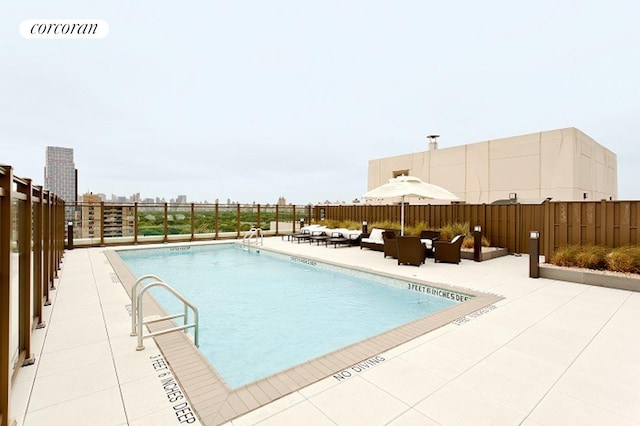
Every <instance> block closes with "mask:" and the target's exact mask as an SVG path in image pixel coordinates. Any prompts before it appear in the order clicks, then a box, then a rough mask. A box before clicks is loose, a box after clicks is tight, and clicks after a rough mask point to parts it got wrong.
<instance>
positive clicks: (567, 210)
mask: <svg viewBox="0 0 640 426" xmlns="http://www.w3.org/2000/svg"><path fill="white" fill-rule="evenodd" d="M639 207H640V201H608V200H602V201H569V202H559V201H554V202H551V201H548V202H545V203H543V204H504V205H491V204H447V205H431V204H427V205H406V204H405V224H406V225H415V224H417V223H421V222H422V223H426V224H428V226H429V227H431V228H440V227H443V226H445V225H447V224H451V223H465V222H468V223H469V225H470V227H471V229H473V227H474V226H476V225H480V226H481V227H482V233H483V235H484V236H486V237H487V238H488V239H489V241H490V242H491V245H493V246H497V247H506V248H507V249H508V250H509V252H510V253H528V252H529V235H530V234H529V232H530V231H539V232H540V249H541V254H544V255H550V254H551V253H553V251H554V250H555V249H557V248H558V247H562V246H566V245H570V244H577V245H586V244H595V245H603V246H607V247H611V248H615V247H620V246H624V245H628V244H638V209H639ZM323 218H324V219H332V220H350V221H355V222H362V221H367V222H368V223H369V224H373V223H375V222H382V221H387V220H388V221H391V222H398V223H400V205H399V204H393V205H340V206H329V205H327V206H315V207H314V219H315V220H316V221H320V220H322V219H323Z"/></svg>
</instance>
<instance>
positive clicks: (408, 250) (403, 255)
mask: <svg viewBox="0 0 640 426" xmlns="http://www.w3.org/2000/svg"><path fill="white" fill-rule="evenodd" d="M396 241H397V244H398V265H400V264H402V263H406V264H409V265H415V266H420V265H421V264H422V263H424V260H425V258H426V257H427V248H426V247H425V245H424V243H423V242H422V241H420V238H419V237H398V238H397V240H396Z"/></svg>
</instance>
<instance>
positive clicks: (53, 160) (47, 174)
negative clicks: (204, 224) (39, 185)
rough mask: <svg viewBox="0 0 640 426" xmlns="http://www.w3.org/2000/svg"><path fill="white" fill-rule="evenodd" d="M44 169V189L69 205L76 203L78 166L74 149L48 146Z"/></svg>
mask: <svg viewBox="0 0 640 426" xmlns="http://www.w3.org/2000/svg"><path fill="white" fill-rule="evenodd" d="M46 162H47V164H46V166H45V168H44V187H45V189H48V190H50V191H52V192H53V193H54V194H56V195H57V196H59V197H60V198H62V199H63V200H64V201H66V202H67V203H75V202H76V201H77V200H78V197H77V185H76V165H75V163H74V162H73V148H62V147H59V146H48V147H47V155H46Z"/></svg>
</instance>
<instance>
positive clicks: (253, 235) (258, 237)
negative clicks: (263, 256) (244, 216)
mask: <svg viewBox="0 0 640 426" xmlns="http://www.w3.org/2000/svg"><path fill="white" fill-rule="evenodd" d="M252 239H254V240H255V245H256V247H257V246H258V245H264V235H263V233H262V229H260V228H251V229H250V230H249V232H248V233H247V234H245V236H244V237H242V247H244V248H246V249H249V248H250V247H251V241H252Z"/></svg>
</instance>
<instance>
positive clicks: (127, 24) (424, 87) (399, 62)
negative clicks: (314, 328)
mask: <svg viewBox="0 0 640 426" xmlns="http://www.w3.org/2000/svg"><path fill="white" fill-rule="evenodd" d="M34 18H68V19H71V18H74V19H78V18H92V19H102V20H105V21H106V22H107V23H108V24H109V34H108V36H107V37H106V38H104V39H98V40H72V39H71V40H34V39H25V38H23V37H22V36H21V35H20V33H19V26H20V23H21V22H22V21H23V20H25V19H34ZM638 22H640V2H636V1H630V0H622V1H621V0H610V1H606V2H605V1H601V0H599V1H593V0H582V1H564V0H553V1H550V0H540V1H537V2H527V3H523V2H514V1H494V0H488V1H483V2H477V1H462V2H445V1H438V2H435V1H427V0H411V1H409V0H405V1H403V0H396V1H393V2H392V1H375V0H367V1H364V0H363V1H349V0H340V1H337V0H336V1H315V2H309V1H300V0H296V1H294V0H290V1H279V0H270V1H262V0H261V1H228V0H227V1H207V2H204V1H200V2H186V3H184V2H160V1H155V2H151V1H138V2H131V1H122V0H114V1H109V2H99V4H98V3H97V2H87V1H85V0H83V1H69V0H59V1H54V2H51V1H29V2H20V1H5V2H2V4H1V5H0V31H1V33H0V163H6V164H10V165H13V166H14V173H15V174H16V175H18V176H23V177H31V178H33V179H34V183H36V184H42V183H44V178H43V167H44V162H45V148H46V146H48V145H53V146H63V147H68V148H73V149H74V158H75V164H76V168H77V169H78V171H79V192H80V193H84V192H86V191H92V192H94V193H105V194H107V195H110V194H112V193H113V194H118V195H131V194H133V193H136V192H140V193H141V195H142V197H165V198H166V199H167V200H168V199H170V198H175V197H176V196H177V195H178V194H186V195H187V197H188V200H189V201H203V200H205V199H206V200H208V201H214V200H215V199H216V198H218V199H219V200H220V202H226V200H227V199H228V198H230V199H231V200H233V201H239V202H243V203H245V202H246V203H250V202H253V201H256V202H259V203H274V202H276V201H277V199H278V197H279V196H284V197H285V198H286V199H287V201H288V202H293V203H296V204H303V203H308V202H312V203H316V202H319V201H324V200H327V199H328V200H330V201H336V200H343V201H347V202H349V201H351V200H353V199H354V198H360V197H361V196H362V194H363V193H364V192H366V190H367V166H368V160H370V159H375V158H381V157H388V156H394V155H399V154H405V153H410V152H416V151H425V150H426V149H427V140H426V138H425V136H426V135H428V134H432V133H437V134H440V135H441V138H440V140H439V147H440V148H446V147H449V146H456V145H462V144H467V143H474V142H481V141H485V140H490V139H498V138H503V137H508V136H514V135H520V134H526V133H534V132H538V131H542V130H552V129H557V128H564V127H577V128H578V129H580V130H582V131H583V132H585V133H586V134H587V135H589V136H591V137H592V138H594V139H595V140H596V141H597V142H599V143H600V144H602V145H604V146H605V147H607V148H609V149H610V150H612V151H613V152H615V153H616V154H617V156H618V190H619V198H620V199H640V184H638V180H637V177H638V175H639V174H638V165H639V164H640V154H639V152H640V150H639V149H638V144H637V140H638V135H640V89H639V87H638V85H639V84H638V83H639V81H640V24H639V23H638Z"/></svg>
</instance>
